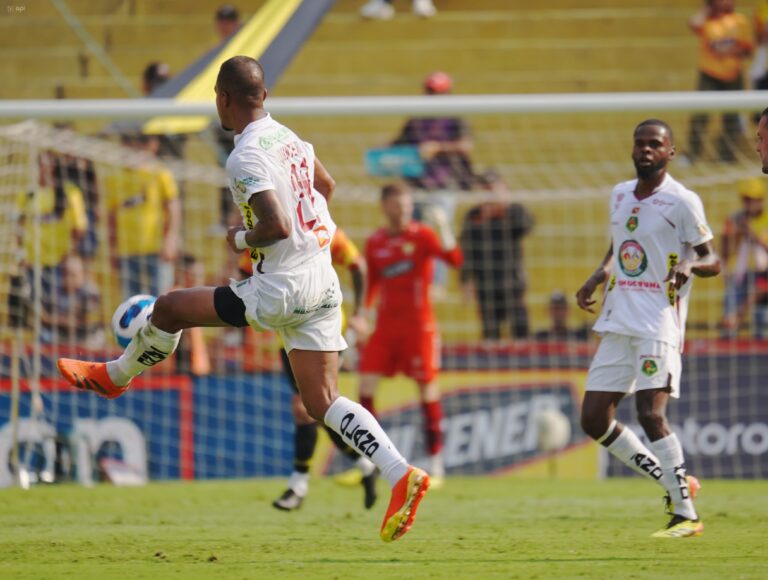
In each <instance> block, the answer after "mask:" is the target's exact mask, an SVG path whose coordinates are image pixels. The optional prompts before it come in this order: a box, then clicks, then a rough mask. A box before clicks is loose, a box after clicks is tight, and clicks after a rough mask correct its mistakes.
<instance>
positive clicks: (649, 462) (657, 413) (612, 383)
mask: <svg viewBox="0 0 768 580" xmlns="http://www.w3.org/2000/svg"><path fill="white" fill-rule="evenodd" d="M674 156H675V147H674V141H673V135H672V130H671V129H670V128H669V126H668V125H667V124H666V123H665V122H664V121H660V120H658V119H649V120H647V121H643V122H642V123H640V124H639V125H638V126H637V127H636V128H635V132H634V147H633V149H632V160H633V161H634V164H635V170H636V172H637V179H633V180H632V181H627V182H624V183H619V184H618V185H617V186H616V187H615V188H614V189H613V192H612V193H611V200H610V216H611V247H610V249H609V250H608V253H607V254H606V256H605V258H604V259H603V262H602V263H601V264H600V267H598V269H597V270H596V271H595V272H594V274H592V276H590V277H589V279H588V280H587V281H586V282H585V283H584V285H583V286H582V287H581V288H580V289H579V291H578V292H577V293H576V300H577V303H578V305H579V307H580V308H582V309H584V310H587V311H589V312H594V310H593V309H592V306H593V305H594V304H595V303H596V301H595V300H593V299H592V294H593V293H594V292H595V289H596V288H597V286H598V285H600V284H602V283H603V282H606V281H607V287H606V290H605V298H604V301H603V305H602V308H601V313H600V317H599V318H598V320H597V323H596V324H595V326H594V330H595V331H597V332H598V333H600V334H601V335H602V337H603V338H602V341H601V342H600V346H599V347H598V349H597V352H596V353H595V358H594V360H593V361H592V365H591V366H590V368H589V374H588V376H587V386H586V393H585V395H584V403H583V406H582V416H581V424H582V428H583V429H584V432H585V433H586V434H587V435H589V436H590V437H592V438H593V439H595V440H596V441H597V442H598V443H600V444H602V445H603V446H604V447H606V448H607V449H608V451H610V452H611V453H612V454H613V455H614V456H615V457H616V458H617V459H619V460H620V461H622V462H623V463H624V464H626V465H627V466H629V467H630V468H632V469H634V470H635V471H637V472H638V473H640V474H642V475H644V476H646V477H648V478H649V479H650V480H652V481H656V482H657V483H659V484H660V485H661V486H662V487H663V488H664V489H666V491H667V494H668V495H667V499H668V507H669V510H668V511H669V513H670V515H671V516H672V519H671V520H670V521H669V523H668V524H667V526H666V527H665V528H664V529H662V530H659V531H658V532H656V533H654V534H653V536H654V537H663V538H676V537H687V536H698V535H701V533H702V532H703V530H704V525H703V524H702V522H701V520H700V519H699V516H698V514H697V513H696V510H695V508H694V506H693V498H694V496H695V493H696V491H697V490H698V488H699V484H698V481H697V480H696V479H695V478H694V477H692V476H686V473H685V461H684V458H683V449H682V446H681V445H680V441H679V440H678V438H677V436H676V435H675V434H674V433H673V432H672V431H671V430H670V428H669V424H668V423H667V418H666V407H667V402H668V401H669V397H670V396H672V397H674V398H677V397H679V395H680V371H681V367H682V365H681V357H680V354H681V351H682V346H683V339H684V333H685V318H686V314H687V309H688V297H689V294H690V290H691V280H690V278H691V276H692V275H696V276H700V277H704V278H707V277H710V276H717V274H718V273H719V272H720V259H719V258H718V256H717V254H716V253H715V250H714V248H713V247H712V241H711V240H712V232H711V231H710V229H709V226H708V225H707V220H706V217H705V216H704V208H703V206H702V203H701V199H699V196H698V195H696V194H695V193H694V192H692V191H690V190H688V189H686V188H685V187H684V186H683V185H682V184H680V183H678V182H677V181H675V180H674V179H673V178H672V176H671V175H669V174H667V164H668V162H669V161H670V160H671V159H672V158H673V157H674ZM632 393H634V394H635V403H636V406H637V415H638V420H639V422H640V425H642V427H643V430H644V431H645V434H646V435H647V436H648V440H649V441H650V443H649V446H650V449H649V448H648V447H646V446H645V445H643V444H642V442H641V441H640V439H638V437H637V436H636V435H635V434H634V433H633V432H632V431H630V430H629V429H627V428H626V427H625V426H624V425H621V424H620V423H618V422H617V421H616V420H615V419H614V415H615V412H616V407H617V406H618V404H619V402H620V401H621V400H622V399H623V398H624V397H625V396H626V395H628V394H632Z"/></svg>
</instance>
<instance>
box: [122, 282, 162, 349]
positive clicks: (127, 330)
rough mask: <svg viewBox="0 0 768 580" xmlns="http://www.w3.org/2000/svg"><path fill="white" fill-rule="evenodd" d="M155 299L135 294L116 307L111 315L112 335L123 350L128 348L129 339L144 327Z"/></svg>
mask: <svg viewBox="0 0 768 580" xmlns="http://www.w3.org/2000/svg"><path fill="white" fill-rule="evenodd" d="M155 300H157V298H155V297H154V296H150V295H149V294H137V295H136V296H131V297H130V298H129V299H128V300H126V301H125V302H123V303H122V304H121V305H120V306H118V307H117V309H116V310H115V313H114V314H113V315H112V333H113V334H114V335H115V340H116V341H117V344H119V345H120V346H122V347H123V348H125V347H127V346H128V343H129V342H131V339H132V338H133V337H134V336H135V334H136V333H137V332H138V331H139V329H140V328H141V327H142V326H144V324H145V323H146V322H147V320H148V319H149V317H150V316H152V310H153V309H154V308H155Z"/></svg>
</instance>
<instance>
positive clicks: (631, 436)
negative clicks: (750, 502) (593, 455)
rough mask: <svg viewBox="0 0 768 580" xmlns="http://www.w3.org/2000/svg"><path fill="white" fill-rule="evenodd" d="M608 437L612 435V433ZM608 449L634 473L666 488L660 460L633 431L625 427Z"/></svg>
mask: <svg viewBox="0 0 768 580" xmlns="http://www.w3.org/2000/svg"><path fill="white" fill-rule="evenodd" d="M614 428H615V427H614ZM612 431H613V430H611V432H612ZM606 435H610V433H607V434H606ZM606 449H608V451H610V452H611V455H613V456H614V457H615V458H616V459H618V460H619V461H621V462H622V463H623V464H624V465H626V466H627V467H629V468H630V469H632V470H633V471H635V472H637V473H639V474H640V475H642V476H644V477H646V478H648V479H650V480H651V481H653V482H656V483H658V484H659V485H660V486H661V487H664V484H663V483H662V481H661V475H662V473H661V467H660V466H659V460H658V459H657V458H656V456H655V455H654V454H653V453H652V452H651V450H650V449H648V448H647V447H646V446H645V445H643V444H642V442H641V441H640V439H639V438H638V437H637V435H635V433H634V431H632V429H629V428H628V427H626V426H624V428H623V429H622V431H621V433H619V436H618V437H616V439H614V440H613V442H612V443H611V444H610V445H608V446H607V447H606Z"/></svg>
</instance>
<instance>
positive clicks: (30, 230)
mask: <svg viewBox="0 0 768 580" xmlns="http://www.w3.org/2000/svg"><path fill="white" fill-rule="evenodd" d="M17 212H18V213H17V216H16V217H17V221H18V224H19V226H20V229H19V242H20V245H21V246H23V248H24V259H23V261H24V266H25V267H26V278H27V280H26V283H24V281H21V280H17V281H15V283H14V286H15V287H16V289H17V290H18V291H20V292H24V293H25V294H26V297H27V298H31V299H33V298H34V296H32V295H31V292H33V291H34V288H35V272H36V270H37V268H39V269H40V281H41V289H42V292H41V297H49V296H56V295H59V294H61V293H62V289H63V286H64V265H63V264H64V261H65V259H66V258H67V256H69V255H71V254H73V253H75V252H76V248H77V244H78V243H79V242H80V240H81V239H82V238H83V235H84V234H85V232H86V230H87V227H88V218H87V216H86V211H85V202H84V197H83V192H82V191H80V189H79V188H78V187H77V186H76V185H74V184H73V183H72V182H70V181H69V180H67V179H66V170H65V168H64V166H63V165H62V163H61V160H60V159H59V158H57V157H56V156H55V155H54V154H53V153H51V152H48V151H43V152H41V153H40V154H39V155H38V187H37V188H36V189H34V190H30V191H25V192H22V193H21V194H20V195H19V198H18V200H17ZM28 289H31V291H28ZM22 316H23V315H22Z"/></svg>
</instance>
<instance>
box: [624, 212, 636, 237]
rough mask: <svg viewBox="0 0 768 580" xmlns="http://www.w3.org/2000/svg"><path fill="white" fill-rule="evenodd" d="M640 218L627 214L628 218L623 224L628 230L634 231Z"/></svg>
mask: <svg viewBox="0 0 768 580" xmlns="http://www.w3.org/2000/svg"><path fill="white" fill-rule="evenodd" d="M639 223H640V220H638V219H637V216H634V215H632V216H629V219H628V220H627V223H626V224H624V227H625V228H627V229H628V230H629V232H630V233H631V232H634V231H635V230H636V229H637V226H638V225H639Z"/></svg>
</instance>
